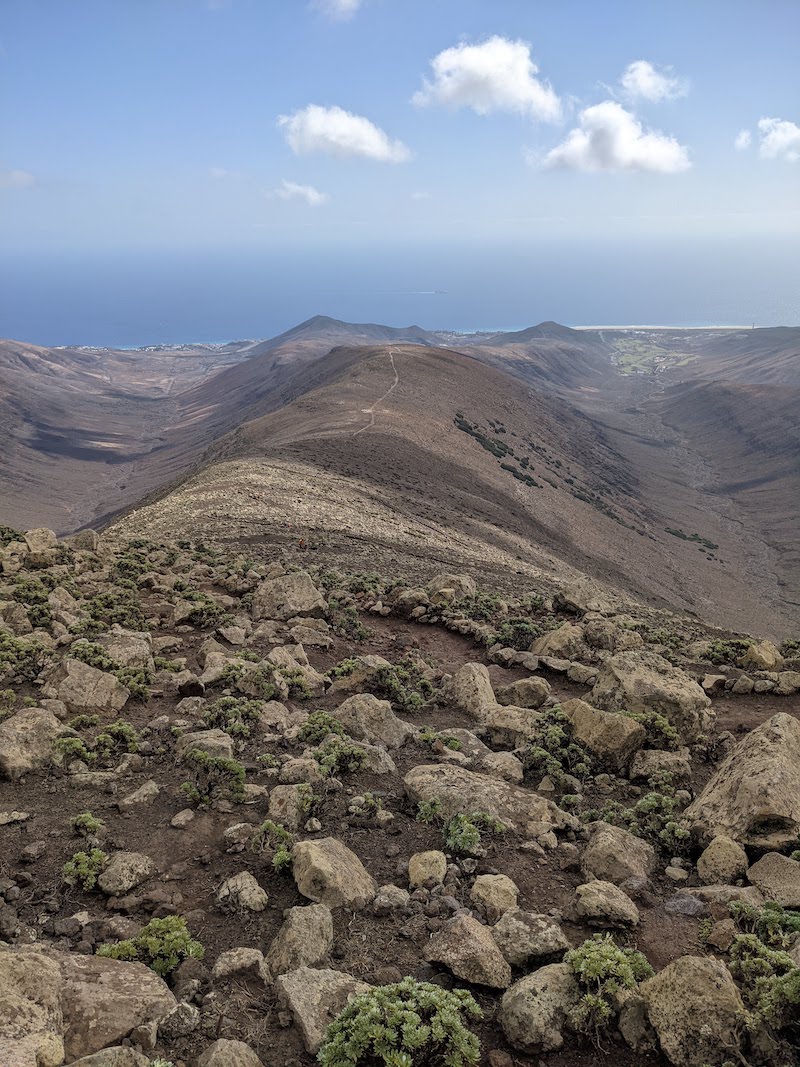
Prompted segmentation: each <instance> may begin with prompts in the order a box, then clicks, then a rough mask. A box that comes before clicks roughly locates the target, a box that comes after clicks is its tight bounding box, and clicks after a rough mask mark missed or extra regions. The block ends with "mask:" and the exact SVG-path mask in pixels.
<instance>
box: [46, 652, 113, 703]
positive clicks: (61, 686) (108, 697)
mask: <svg viewBox="0 0 800 1067" xmlns="http://www.w3.org/2000/svg"><path fill="white" fill-rule="evenodd" d="M42 695H43V696H45V697H48V698H50V699H51V700H61V701H63V702H64V704H65V705H66V707H67V710H68V711H69V712H71V714H73V715H95V714H109V715H115V714H116V713H117V712H119V711H121V710H122V708H124V707H125V705H126V704H127V702H128V697H129V696H130V695H131V693H130V690H129V689H128V688H127V686H124V685H123V684H122V682H120V681H119V680H118V679H117V678H116V677H115V676H114V675H113V674H109V673H108V672H107V671H100V670H98V669H97V667H90V666H89V664H88V663H83V662H82V661H81V660H78V659H69V658H68V659H64V660H62V661H61V663H59V664H58V665H57V666H55V667H54V668H53V669H52V670H50V671H49V672H48V674H47V676H46V678H45V685H44V688H43V689H42Z"/></svg>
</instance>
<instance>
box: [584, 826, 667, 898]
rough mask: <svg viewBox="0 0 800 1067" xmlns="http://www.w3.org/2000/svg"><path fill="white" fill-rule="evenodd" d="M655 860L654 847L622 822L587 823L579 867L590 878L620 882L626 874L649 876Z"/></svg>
mask: <svg viewBox="0 0 800 1067" xmlns="http://www.w3.org/2000/svg"><path fill="white" fill-rule="evenodd" d="M655 861H656V854H655V851H654V850H653V848H652V846H651V845H648V843H647V842H646V841H643V840H642V839H641V838H640V837H635V836H634V835H633V834H631V833H628V831H627V830H624V829H623V828H622V827H621V826H610V825H609V824H608V823H603V822H597V823H592V824H591V826H590V836H589V843H588V845H587V846H586V849H585V851H584V853H583V857H582V859H581V868H582V870H583V873H584V874H585V875H587V876H588V877H589V878H596V879H598V880H600V881H603V882H613V883H614V885H620V884H621V883H622V882H625V881H627V879H629V878H645V879H646V878H648V877H649V876H650V874H651V872H652V870H653V867H654V866H655Z"/></svg>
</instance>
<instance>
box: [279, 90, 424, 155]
mask: <svg viewBox="0 0 800 1067" xmlns="http://www.w3.org/2000/svg"><path fill="white" fill-rule="evenodd" d="M278 125H279V126H280V127H281V128H282V129H283V131H284V134H285V136H286V140H287V142H288V144H289V147H290V148H291V149H292V151H293V152H294V153H295V154H296V155H299V156H300V155H308V154H309V153H311V152H325V153H326V154H327V155H330V156H337V157H339V158H340V159H344V158H347V157H349V156H361V157H363V158H364V159H376V160H378V161H379V162H380V163H402V162H403V161H404V160H406V159H409V158H410V156H411V153H410V152H409V150H408V149H407V148H406V146H405V145H404V144H403V142H402V141H392V140H390V138H389V137H388V136H387V135H386V134H385V133H384V131H383V130H382V129H381V128H380V127H379V126H376V125H375V124H374V123H372V122H370V121H369V119H366V118H364V116H363V115H354V114H353V113H352V112H351V111H345V110H344V108H341V107H320V106H319V105H318V104H309V105H308V107H304V108H302V109H301V110H299V111H295V112H294V113H293V114H291V115H281V116H280V117H279V118H278Z"/></svg>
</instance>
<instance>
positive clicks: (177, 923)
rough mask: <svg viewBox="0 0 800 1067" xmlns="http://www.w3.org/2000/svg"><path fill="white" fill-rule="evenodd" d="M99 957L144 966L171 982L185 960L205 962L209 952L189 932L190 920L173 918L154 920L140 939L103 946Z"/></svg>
mask: <svg viewBox="0 0 800 1067" xmlns="http://www.w3.org/2000/svg"><path fill="white" fill-rule="evenodd" d="M97 955H98V956H105V957H106V958H108V959H112V960H130V961H133V962H138V963H144V964H145V965H146V966H147V967H149V968H150V969H151V970H152V971H155V972H156V974H158V975H160V976H161V977H162V978H167V977H169V975H170V974H172V972H173V971H174V970H175V968H176V967H177V966H178V964H179V963H181V962H182V961H183V960H188V959H192V960H201V959H202V958H203V956H204V955H205V952H204V949H203V946H202V945H201V944H200V942H199V941H195V940H194V938H193V937H192V935H191V933H190V932H189V928H188V927H187V925H186V920H185V919H184V918H182V917H181V916H179V915H169V916H167V917H166V918H164V919H151V920H150V922H149V923H148V924H147V925H146V926H145V927H144V928H143V929H142V930H141V931H140V932H139V933H138V934H137V936H136V937H132V938H129V939H128V940H126V941H117V942H115V943H114V944H112V945H102V946H101V947H100V948H99V949H98V950H97Z"/></svg>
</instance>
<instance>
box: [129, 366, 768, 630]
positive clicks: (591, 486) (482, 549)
mask: <svg viewBox="0 0 800 1067" xmlns="http://www.w3.org/2000/svg"><path fill="white" fill-rule="evenodd" d="M292 389H293V390H294V391H295V392H296V394H297V395H296V397H295V399H293V400H291V401H290V402H288V403H287V404H286V405H285V406H283V407H282V408H281V409H280V410H277V411H274V412H272V413H270V414H267V415H265V416H263V417H261V418H259V419H255V420H251V421H249V422H247V423H244V424H243V425H242V426H241V427H239V428H238V429H237V430H236V431H235V432H233V433H231V434H229V435H227V436H225V437H223V438H222V439H220V440H219V441H218V442H217V443H216V444H215V445H213V446H212V447H211V448H210V449H209V451H208V452H207V453H206V456H205V457H204V461H203V463H202V464H201V465H200V466H199V467H198V468H197V469H196V470H195V471H194V472H193V473H192V475H191V477H190V478H189V479H188V480H186V481H181V482H179V483H178V484H176V485H175V486H174V487H173V490H172V491H171V492H168V493H166V494H164V495H162V496H160V497H159V498H157V499H153V500H151V501H149V502H148V503H146V504H145V505H144V506H143V507H141V508H138V509H137V510H136V511H135V512H134V513H131V514H130V515H128V516H127V517H125V518H123V519H122V520H120V521H119V522H118V523H117V524H116V527H115V528H116V529H118V530H119V531H120V532H123V533H126V534H137V535H138V534H141V533H144V532H145V531H149V533H150V535H151V536H159V537H167V538H168V537H170V536H178V535H179V532H180V531H185V532H186V533H187V535H192V536H199V537H202V538H207V539H210V540H216V541H219V542H226V543H229V544H230V543H235V544H239V545H242V546H248V545H259V546H270V545H272V546H280V545H284V546H285V545H286V544H287V543H293V544H301V543H302V544H303V545H311V546H313V547H317V548H318V550H319V551H320V553H321V554H322V556H323V557H324V558H325V559H326V560H329V561H331V562H337V561H338V562H345V561H346V562H347V564H348V565H349V566H354V565H360V566H361V568H362V569H364V570H371V569H383V570H384V571H388V572H389V573H391V572H392V570H395V571H397V573H399V574H404V575H410V576H413V575H415V574H417V573H422V572H425V571H427V570H429V569H430V565H431V562H432V561H436V562H437V563H440V564H445V565H448V566H458V567H462V568H466V569H468V570H472V571H473V572H474V573H480V574H483V575H488V574H491V575H492V576H493V579H496V581H497V583H498V584H499V585H500V587H501V588H502V587H505V588H513V586H514V584H515V582H516V578H515V576H516V575H519V574H523V575H526V576H529V577H535V578H537V579H538V580H541V581H547V579H548V578H549V577H557V578H559V579H560V580H563V579H564V578H565V576H569V575H571V574H574V573H576V572H587V573H590V574H592V575H593V576H595V577H597V578H600V579H602V580H605V581H606V582H608V583H610V584H612V585H614V586H616V587H618V588H620V589H622V590H626V591H628V592H629V593H632V594H635V595H636V596H639V597H642V598H645V599H648V600H650V601H651V602H653V603H654V604H657V605H669V606H672V607H677V608H680V609H684V610H685V609H687V608H693V607H700V605H701V604H702V606H703V608H708V609H709V610H708V612H707V615H708V617H709V618H710V619H711V620H712V621H716V622H719V623H722V624H724V625H729V626H730V625H732V626H736V625H741V626H744V625H745V624H746V621H747V620H750V619H752V615H753V611H752V605H753V604H754V603H755V602H756V599H757V594H756V592H755V590H754V589H753V588H750V587H749V584H748V583H749V578H748V575H747V572H746V569H745V568H744V567H742V566H740V561H739V560H738V559H733V560H732V561H727V562H722V561H721V560H720V558H719V557H718V556H717V555H716V554H715V552H714V551H713V550H709V549H704V551H703V552H702V553H701V552H698V546H697V544H695V543H692V542H686V541H684V540H681V539H680V538H677V537H675V536H673V535H672V534H670V533H668V532H667V531H666V527H667V525H668V519H669V518H670V517H671V516H665V515H664V514H661V513H660V512H659V511H658V510H657V509H656V508H654V507H653V506H652V502H648V501H646V500H644V499H643V498H642V494H641V493H640V492H639V488H638V480H637V475H636V473H635V471H634V470H633V468H632V467H631V466H630V464H629V463H628V462H627V461H626V460H625V459H624V458H623V456H622V454H621V452H620V451H619V450H617V448H616V447H615V446H612V444H611V443H610V438H609V437H608V436H607V435H606V434H605V433H604V432H603V431H602V430H601V429H600V428H599V427H598V425H597V424H596V423H595V422H593V421H592V420H590V419H589V418H587V416H585V415H584V414H582V413H581V412H580V411H578V410H577V409H576V408H575V407H573V406H571V405H569V404H567V403H565V402H564V401H562V400H560V399H558V398H556V397H553V396H548V395H544V394H542V393H539V392H536V391H534V390H533V389H530V388H527V387H526V386H525V385H524V384H523V383H521V382H519V381H517V380H515V379H513V378H512V377H510V376H509V375H507V374H503V373H500V372H498V371H495V370H494V369H492V368H489V367H487V366H485V365H483V364H482V363H481V362H480V361H479V360H478V359H475V358H473V357H472V355H471V354H464V353H458V352H453V351H445V350H441V349H439V350H437V349H430V348H423V347H419V346H408V345H402V346H400V345H391V346H378V347H373V348H366V349H364V348H345V347H342V348H337V349H334V350H333V352H331V353H330V354H329V355H328V356H326V357H324V358H323V359H321V360H319V361H318V362H317V363H316V364H315V365H314V366H313V368H311V369H310V370H306V371H304V372H302V373H300V374H298V375H297V377H296V378H295V379H294V381H293V383H292ZM378 564H380V568H378Z"/></svg>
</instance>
